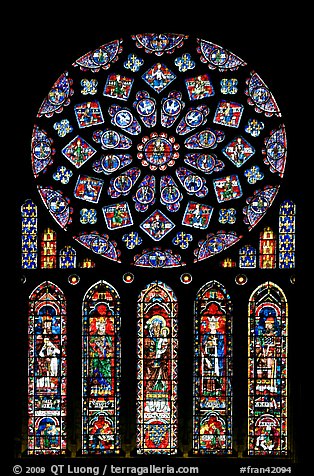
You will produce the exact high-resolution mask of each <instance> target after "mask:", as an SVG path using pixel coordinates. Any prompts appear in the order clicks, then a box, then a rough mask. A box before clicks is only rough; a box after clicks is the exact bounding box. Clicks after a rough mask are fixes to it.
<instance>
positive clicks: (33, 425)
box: [28, 281, 67, 455]
mask: <svg viewBox="0 0 314 476" xmlns="http://www.w3.org/2000/svg"><path fill="white" fill-rule="evenodd" d="M66 321H67V315H66V299H65V297H64V294H63V292H62V291H61V289H60V288H59V287H58V286H56V285H55V284H53V283H52V282H50V281H44V282H43V283H41V284H40V285H39V286H37V287H36V289H34V291H33V292H32V294H31V295H30V297H29V314H28V334H29V344H28V454H29V455H39V454H41V455H49V454H50V455H51V454H65V452H66V416H67V407H66V403H67V402H66V396H67V395H66V387H67V351H66V345H67V335H66V324H67V322H66Z"/></svg>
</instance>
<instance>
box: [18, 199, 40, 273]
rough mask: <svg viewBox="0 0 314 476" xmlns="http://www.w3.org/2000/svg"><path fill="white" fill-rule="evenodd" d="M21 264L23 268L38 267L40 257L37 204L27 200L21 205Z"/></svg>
mask: <svg viewBox="0 0 314 476" xmlns="http://www.w3.org/2000/svg"><path fill="white" fill-rule="evenodd" d="M21 221H22V227H21V264H22V268H23V269H35V268H37V258H38V245H37V239H38V235H37V234H38V230H37V226H38V219H37V205H35V203H34V202H33V201H32V200H29V199H28V200H26V201H25V202H24V203H23V205H22V206H21Z"/></svg>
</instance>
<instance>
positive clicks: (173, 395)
mask: <svg viewBox="0 0 314 476" xmlns="http://www.w3.org/2000/svg"><path fill="white" fill-rule="evenodd" d="M177 306H178V303H177V298H176V296H175V295H174V293H173V291H172V290H171V288H170V287H169V286H167V285H166V284H164V283H162V282H161V281H154V282H153V283H151V284H149V285H147V286H146V287H145V288H144V289H143V291H142V292H141V294H140V296H139V298H138V311H137V315H138V331H137V332H138V371H137V379H138V380H137V382H138V383H137V385H138V397H137V444H136V446H137V453H138V454H151V455H152V454H168V455H173V454H176V453H177V446H178V416H177V353H178V340H177V333H178V323H177V313H178V307H177Z"/></svg>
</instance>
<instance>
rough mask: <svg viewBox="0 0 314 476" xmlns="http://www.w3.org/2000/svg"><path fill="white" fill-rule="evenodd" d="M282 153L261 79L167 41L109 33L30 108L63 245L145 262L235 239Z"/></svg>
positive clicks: (35, 152)
mask: <svg viewBox="0 0 314 476" xmlns="http://www.w3.org/2000/svg"><path fill="white" fill-rule="evenodd" d="M286 156H287V144H286V133H285V125H284V123H283V120H282V117H281V112H280V109H279V106H278V104H277V102H276V99H275V97H274V95H273V93H272V92H271V91H270V90H269V88H268V86H267V85H266V84H265V82H264V81H263V79H262V77H261V76H260V75H259V73H258V72H255V71H254V70H253V69H252V68H251V67H250V66H249V65H247V63H246V62H245V61H244V60H242V59H241V58H239V57H238V56H236V54H234V53H232V52H230V51H228V50H227V49H225V48H224V47H223V46H219V45H216V44H214V43H211V42H209V41H207V40H203V39H200V38H193V37H192V36H188V35H183V34H171V33H167V34H152V33H149V34H137V35H131V36H128V37H125V38H118V39H113V40H112V41H111V42H109V43H106V44H103V45H101V46H99V47H97V48H95V49H94V50H92V51H90V52H88V53H86V54H84V55H83V56H81V57H80V58H78V59H77V60H75V61H74V62H73V64H72V65H70V66H69V68H68V69H67V70H66V71H64V72H63V73H62V74H61V75H60V76H59V77H58V78H56V80H55V82H54V84H53V85H52V87H51V89H50V91H48V93H47V96H46V97H45V98H44V99H43V101H42V103H41V105H40V107H39V110H38V114H37V117H36V120H35V124H34V128H33V135H32V153H31V159H32V170H33V175H34V179H35V181H36V186H37V188H38V192H39V194H40V196H41V199H42V200H43V203H44V204H45V206H46V208H47V209H48V211H49V213H50V214H51V216H52V217H53V218H54V220H55V221H56V222H57V223H58V224H59V225H60V227H61V228H63V229H64V230H66V231H67V233H68V234H69V235H70V237H71V239H73V240H75V241H76V242H78V243H80V244H81V245H82V246H84V247H85V248H88V249H90V250H91V251H92V252H94V253H96V254H98V255H100V256H102V257H104V259H110V260H113V261H116V262H124V263H126V264H133V265H135V266H140V267H155V268H156V267H157V268H158V267H177V266H183V265H185V264H188V265H189V264H193V263H197V262H199V261H202V260H204V259H208V258H211V257H212V256H214V255H216V254H217V253H220V252H222V251H223V250H224V249H226V248H228V247H230V246H232V245H233V244H235V243H237V242H238V241H239V240H241V238H242V237H243V236H245V235H246V234H247V233H248V232H249V231H250V230H251V229H252V228H253V227H254V226H255V225H256V224H257V223H258V222H259V221H260V220H261V219H262V218H263V216H264V215H265V214H266V213H267V211H268V209H269V208H270V207H271V205H272V203H273V201H274V200H275V198H276V195H277V192H278V190H279V187H280V184H281V182H282V180H283V178H284V172H285V162H286ZM89 217H92V219H89Z"/></svg>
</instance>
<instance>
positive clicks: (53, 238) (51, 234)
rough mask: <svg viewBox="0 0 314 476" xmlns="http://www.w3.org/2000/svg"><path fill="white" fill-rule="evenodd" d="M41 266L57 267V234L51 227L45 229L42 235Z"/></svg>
mask: <svg viewBox="0 0 314 476" xmlns="http://www.w3.org/2000/svg"><path fill="white" fill-rule="evenodd" d="M40 267H41V268H56V267H57V235H56V232H55V231H54V230H52V229H51V228H47V229H45V230H44V231H43V233H42V236H41V243H40Z"/></svg>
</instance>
